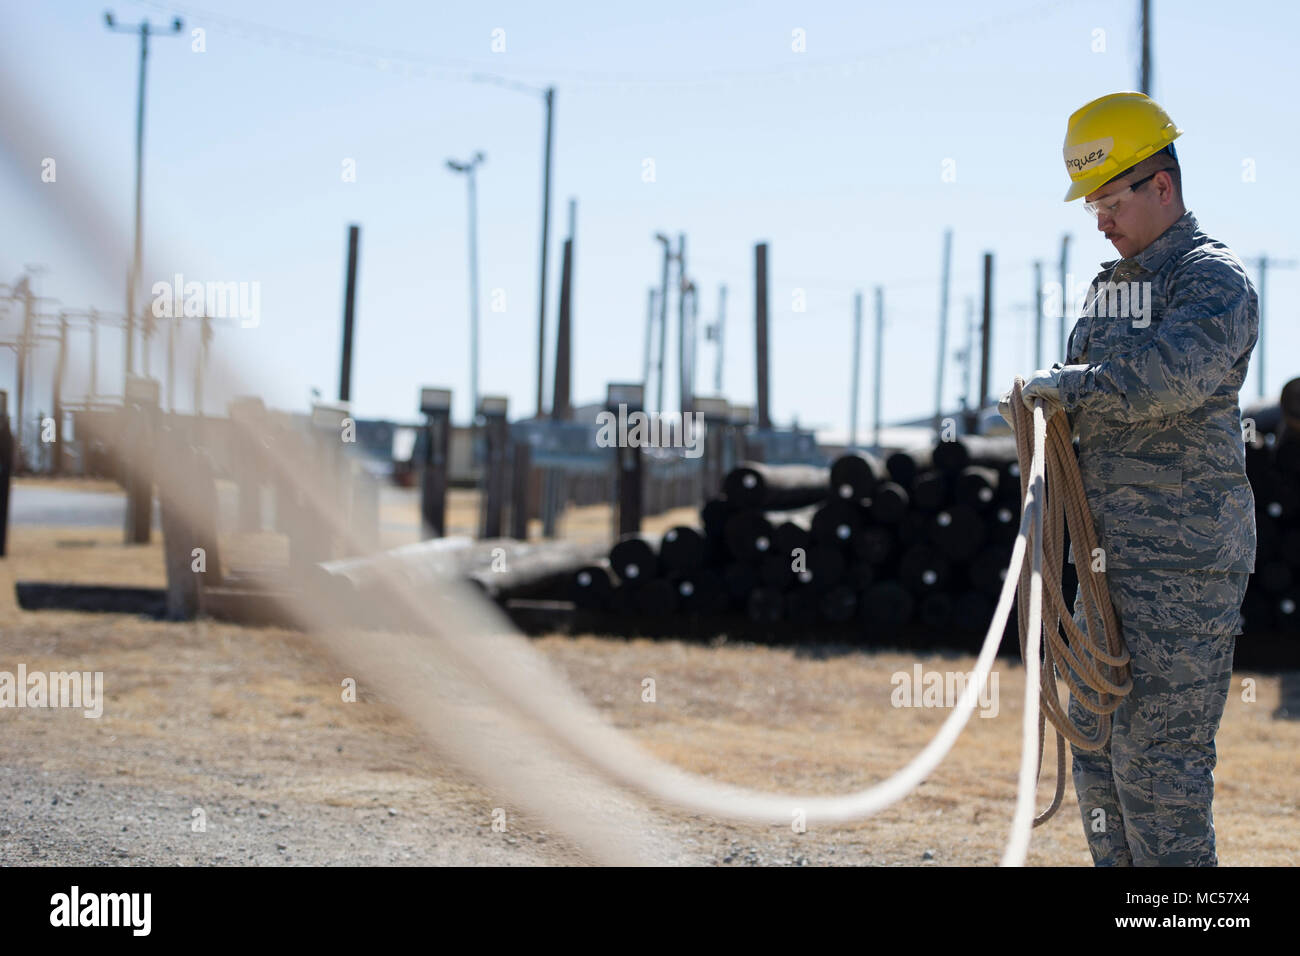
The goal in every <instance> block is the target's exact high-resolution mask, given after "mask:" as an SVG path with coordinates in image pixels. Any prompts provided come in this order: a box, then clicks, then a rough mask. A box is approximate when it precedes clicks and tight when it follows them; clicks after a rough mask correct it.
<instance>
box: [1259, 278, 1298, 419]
mask: <svg viewBox="0 0 1300 956" xmlns="http://www.w3.org/2000/svg"><path fill="white" fill-rule="evenodd" d="M1256 262H1257V263H1258V264H1259V336H1258V338H1257V339H1256V340H1255V353H1254V354H1255V356H1256V357H1257V358H1258V359H1259V397H1260V399H1261V400H1262V399H1263V398H1264V356H1265V355H1267V354H1268V351H1267V349H1265V348H1264V298H1265V296H1266V295H1267V294H1268V267H1269V266H1274V267H1276V268H1279V269H1294V268H1295V267H1296V262H1295V260H1294V259H1270V258H1269V257H1268V256H1267V255H1263V256H1260V257H1259V258H1258V259H1257V260H1256Z"/></svg>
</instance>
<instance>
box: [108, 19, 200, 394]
mask: <svg viewBox="0 0 1300 956" xmlns="http://www.w3.org/2000/svg"><path fill="white" fill-rule="evenodd" d="M104 22H105V23H106V24H107V25H108V28H109V29H110V30H112V31H113V32H115V33H138V34H139V36H140V82H139V89H138V93H137V97H136V110H135V250H134V252H133V253H132V256H131V272H130V274H129V276H128V277H127V282H126V355H125V357H124V360H123V361H124V364H125V374H126V375H133V374H135V297H136V293H137V291H138V287H139V284H140V246H141V236H140V223H141V210H142V208H143V204H144V196H143V190H144V186H143V183H144V80H145V63H146V61H147V60H148V58H149V37H150V36H175V35H176V34H178V33H180V32H181V28H182V26H183V24H182V22H181V18H180V17H176V18H175V19H173V20H172V29H171V33H170V34H167V33H158V32H157V31H156V30H151V29H150V27H149V21H148V20H144V21H142V22H141V23H139V24H137V25H135V26H127V25H126V24H119V23H118V22H117V21H116V20H115V19H114V18H113V14H112V13H105V14H104ZM146 338H147V335H146ZM145 348H146V349H147V348H148V346H147V343H146V346H145Z"/></svg>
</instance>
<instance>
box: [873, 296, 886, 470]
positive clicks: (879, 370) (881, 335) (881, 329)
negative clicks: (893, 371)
mask: <svg viewBox="0 0 1300 956" xmlns="http://www.w3.org/2000/svg"><path fill="white" fill-rule="evenodd" d="M884 354H885V290H884V289H883V288H881V287H880V286H876V400H875V403H874V404H875V415H876V423H875V424H876V429H875V431H876V437H875V445H876V447H877V448H879V447H880V400H881V396H882V395H883V394H884V389H883V388H882V387H881V385H882V379H883V377H884V368H885V363H884Z"/></svg>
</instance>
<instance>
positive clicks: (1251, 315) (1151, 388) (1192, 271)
mask: <svg viewBox="0 0 1300 956" xmlns="http://www.w3.org/2000/svg"><path fill="white" fill-rule="evenodd" d="M1257 333H1258V313H1257V312H1256V307H1255V298H1254V293H1253V292H1252V291H1251V288H1250V285H1249V284H1248V283H1247V281H1246V277H1245V275H1244V274H1243V273H1242V272H1241V271H1240V270H1239V269H1238V268H1237V267H1236V266H1234V265H1233V264H1232V263H1230V262H1228V261H1227V260H1224V259H1208V260H1204V261H1202V262H1199V263H1196V264H1195V265H1193V266H1191V267H1189V268H1188V270H1187V272H1186V274H1185V275H1183V276H1181V277H1178V278H1175V279H1173V280H1172V281H1171V282H1170V284H1169V296H1168V302H1167V304H1166V307H1165V311H1164V315H1163V318H1162V320H1161V322H1160V327H1159V329H1157V330H1156V334H1155V335H1153V336H1152V337H1151V338H1150V339H1148V340H1147V341H1146V342H1144V343H1143V344H1142V345H1141V346H1139V347H1137V348H1135V349H1133V350H1132V351H1129V352H1123V353H1120V354H1118V355H1113V356H1111V357H1110V358H1108V359H1106V360H1105V361H1102V362H1098V363H1097V364H1095V365H1074V366H1068V367H1066V368H1065V369H1064V370H1063V371H1062V372H1061V377H1060V395H1061V402H1062V404H1063V405H1064V407H1065V409H1066V410H1067V411H1069V412H1074V411H1076V410H1078V411H1084V412H1088V413H1089V414H1094V415H1099V416H1101V417H1102V418H1111V419H1116V420H1118V421H1124V422H1138V421H1146V420H1149V419H1154V418H1168V417H1170V416H1172V415H1177V414H1178V413H1180V412H1184V411H1187V410H1189V409H1192V408H1196V407H1197V406H1199V405H1201V404H1202V403H1204V402H1205V401H1206V399H1208V398H1209V397H1210V396H1211V395H1213V394H1214V392H1215V390H1216V389H1218V387H1219V386H1220V385H1221V384H1222V383H1223V380H1224V379H1225V378H1226V377H1227V375H1228V372H1229V371H1231V370H1232V367H1233V365H1235V364H1236V363H1237V360H1238V359H1240V358H1241V356H1242V354H1244V353H1245V352H1246V350H1247V349H1249V348H1250V347H1251V346H1252V345H1253V344H1254V341H1255V336H1256V334H1257Z"/></svg>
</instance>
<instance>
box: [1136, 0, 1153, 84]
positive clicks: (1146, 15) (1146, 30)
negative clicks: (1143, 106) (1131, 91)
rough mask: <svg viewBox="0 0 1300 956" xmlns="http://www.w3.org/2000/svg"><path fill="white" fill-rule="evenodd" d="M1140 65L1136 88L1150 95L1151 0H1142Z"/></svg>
mask: <svg viewBox="0 0 1300 956" xmlns="http://www.w3.org/2000/svg"><path fill="white" fill-rule="evenodd" d="M1141 16H1142V66H1141V69H1140V71H1139V73H1138V89H1139V90H1141V91H1142V92H1143V93H1145V94H1146V95H1147V96H1150V95H1151V0H1142V12H1141Z"/></svg>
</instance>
